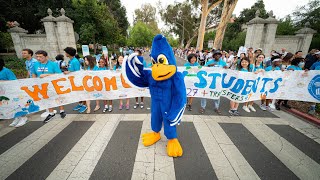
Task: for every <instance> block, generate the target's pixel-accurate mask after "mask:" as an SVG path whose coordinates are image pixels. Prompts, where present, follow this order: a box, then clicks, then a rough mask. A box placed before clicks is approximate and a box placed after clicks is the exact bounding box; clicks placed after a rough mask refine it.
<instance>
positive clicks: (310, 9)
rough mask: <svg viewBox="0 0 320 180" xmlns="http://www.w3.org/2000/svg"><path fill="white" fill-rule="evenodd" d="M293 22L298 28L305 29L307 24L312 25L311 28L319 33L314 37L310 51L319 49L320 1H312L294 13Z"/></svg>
mask: <svg viewBox="0 0 320 180" xmlns="http://www.w3.org/2000/svg"><path fill="white" fill-rule="evenodd" d="M293 21H294V23H295V25H296V27H300V28H301V27H303V26H305V24H306V23H307V22H309V23H310V26H309V27H310V28H312V29H314V30H316V31H317V33H316V34H315V35H314V36H313V39H312V42H311V45H310V49H313V48H319V44H320V1H319V0H312V1H310V2H309V3H308V4H306V5H303V6H301V7H297V9H296V10H295V11H294V12H293Z"/></svg>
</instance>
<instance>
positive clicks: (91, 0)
mask: <svg viewBox="0 0 320 180" xmlns="http://www.w3.org/2000/svg"><path fill="white" fill-rule="evenodd" d="M88 7H90V8H88ZM73 8H74V14H73V18H74V20H75V21H76V22H77V23H75V24H74V26H75V29H76V31H78V32H80V34H79V35H80V42H81V43H86V44H88V43H93V44H96V43H102V44H113V43H116V42H117V39H118V37H119V36H120V29H119V27H118V24H117V21H116V20H115V19H114V18H113V16H112V14H111V13H110V12H109V11H108V8H107V6H106V4H104V3H101V2H97V1H96V0H73ZM95 48H96V47H95ZM95 50H96V49H94V51H95Z"/></svg>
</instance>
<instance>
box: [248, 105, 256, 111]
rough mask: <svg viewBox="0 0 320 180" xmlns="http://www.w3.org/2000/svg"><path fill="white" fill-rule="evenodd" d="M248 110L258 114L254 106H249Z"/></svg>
mask: <svg viewBox="0 0 320 180" xmlns="http://www.w3.org/2000/svg"><path fill="white" fill-rule="evenodd" d="M248 108H249V109H250V110H251V111H253V112H256V109H255V108H254V107H253V106H252V105H249V106H248Z"/></svg>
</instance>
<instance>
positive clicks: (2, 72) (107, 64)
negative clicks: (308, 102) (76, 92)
mask: <svg viewBox="0 0 320 180" xmlns="http://www.w3.org/2000/svg"><path fill="white" fill-rule="evenodd" d="M64 51H65V56H66V57H67V58H68V59H69V61H68V62H67V61H66V60H65V58H64V55H62V54H59V55H57V56H56V57H55V60H49V58H48V53H47V52H46V51H43V50H39V51H37V52H35V53H33V51H32V50H31V49H23V50H22V57H23V59H24V60H25V65H26V70H27V72H28V73H27V77H26V78H44V77H47V76H50V75H52V74H59V73H64V74H69V73H72V72H76V71H80V70H84V71H103V70H120V69H121V65H122V61H123V59H124V55H123V54H124V53H125V55H129V54H130V53H133V52H136V53H138V55H139V56H142V53H143V50H141V49H136V50H134V49H132V48H131V49H124V52H122V53H121V54H119V55H117V54H116V53H113V52H112V53H111V56H110V57H108V56H105V55H104V54H96V55H95V56H91V55H88V56H85V57H84V58H83V59H82V58H80V57H79V55H78V54H77V51H76V49H74V48H72V47H66V48H65V49H64ZM174 51H175V54H176V55H177V56H180V57H182V58H185V59H186V61H187V63H185V66H187V67H188V66H206V67H220V68H225V69H233V70H238V71H242V72H248V73H260V72H264V71H278V70H280V71H285V70H292V71H299V70H305V71H307V70H320V51H319V50H317V49H313V50H311V51H310V53H309V54H307V55H306V56H305V57H303V54H302V51H298V52H296V53H295V54H292V53H290V52H286V49H285V48H283V49H281V51H280V52H276V51H275V50H272V51H271V52H270V56H268V57H266V55H265V54H264V53H263V51H262V49H260V48H259V49H256V50H253V48H248V49H247V51H246V52H242V53H238V54H237V53H236V52H234V51H228V52H226V51H221V50H214V49H213V50H211V51H196V50H195V49H186V50H182V49H174ZM34 54H35V58H34ZM151 66H152V63H149V64H147V63H146V62H145V61H144V67H151ZM15 79H17V78H16V76H15V75H14V73H13V72H12V71H11V70H10V69H8V68H6V67H5V63H4V60H3V59H0V81H8V80H15ZM119 101H120V102H119V110H122V109H124V108H125V109H126V110H129V109H130V100H129V98H127V99H124V100H122V99H120V100H119ZM192 102H193V97H188V102H187V105H186V108H187V109H188V110H189V111H192ZM90 104H91V103H90V101H81V102H79V103H78V104H77V105H76V107H74V108H73V110H74V111H78V112H79V113H88V114H89V113H91V108H90ZM103 104H104V108H102V112H103V113H105V112H112V110H113V106H112V100H103ZM206 104H207V99H201V108H200V113H204V112H205V109H206ZM213 105H214V111H215V112H216V113H217V114H219V115H221V111H220V99H216V100H213ZM281 106H284V107H286V108H290V106H289V105H288V101H287V100H271V99H265V100H261V105H260V108H261V109H262V110H264V111H266V110H268V111H273V109H277V110H280V107H281ZM139 107H140V108H141V109H143V108H144V99H143V97H140V102H139V98H138V97H136V98H135V105H134V106H133V108H134V109H136V108H139ZM238 107H239V103H236V102H233V101H230V109H229V113H230V115H232V116H239V115H240V113H239V111H238ZM242 108H243V110H244V111H246V112H256V110H255V108H254V107H253V102H252V101H251V102H247V103H244V105H243V107H242ZM100 109H101V108H100V100H96V105H95V108H94V110H93V111H94V112H96V111H99V110H100ZM59 110H60V111H59V114H60V117H61V118H65V117H66V112H65V110H64V107H63V106H60V107H59ZM314 112H315V104H313V105H312V106H311V107H310V111H309V113H310V114H312V113H314ZM56 114H57V111H56V110H54V109H53V108H49V109H48V110H46V112H44V113H43V114H42V115H41V117H43V118H44V120H43V122H44V123H47V122H49V121H50V120H52V118H53V117H55V116H56ZM27 121H28V118H27V117H26V116H21V117H16V118H15V119H14V120H13V122H12V123H11V124H10V126H14V127H20V126H23V125H24V124H25V123H26V122H27Z"/></svg>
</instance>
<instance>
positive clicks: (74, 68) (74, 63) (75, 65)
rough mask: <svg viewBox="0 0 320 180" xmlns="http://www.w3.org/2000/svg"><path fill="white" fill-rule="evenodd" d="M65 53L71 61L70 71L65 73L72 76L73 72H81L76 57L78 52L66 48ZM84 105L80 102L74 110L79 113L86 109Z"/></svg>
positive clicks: (71, 48)
mask: <svg viewBox="0 0 320 180" xmlns="http://www.w3.org/2000/svg"><path fill="white" fill-rule="evenodd" d="M64 52H65V53H66V56H67V57H68V58H69V59H70V61H69V63H68V70H67V71H64V72H63V73H64V74H70V73H71V72H75V71H80V69H81V64H80V61H79V60H78V59H77V58H76V57H75V55H76V53H77V50H76V49H74V48H73V47H66V48H65V49H64ZM82 105H83V103H82V101H80V102H79V104H78V105H77V106H76V107H74V108H73V110H74V111H79V110H80V109H81V108H84V106H82ZM84 111H85V110H84Z"/></svg>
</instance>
